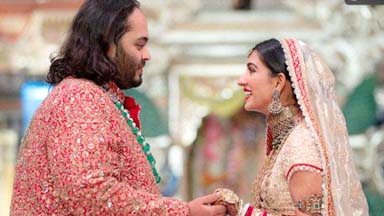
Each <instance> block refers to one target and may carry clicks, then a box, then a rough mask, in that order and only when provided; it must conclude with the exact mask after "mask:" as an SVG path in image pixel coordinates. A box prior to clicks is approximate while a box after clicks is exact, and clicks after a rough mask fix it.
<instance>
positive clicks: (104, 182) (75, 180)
mask: <svg viewBox="0 0 384 216" xmlns="http://www.w3.org/2000/svg"><path fill="white" fill-rule="evenodd" d="M83 87H84V86H83ZM61 90H62V91H65V92H66V93H65V94H63V93H62V94H58V95H57V97H56V98H55V99H54V100H53V103H54V105H55V106H56V109H55V110H54V111H52V113H50V115H49V116H51V119H50V120H49V121H50V129H51V138H50V143H49V145H48V146H47V148H48V156H47V157H48V161H49V164H50V167H49V168H50V172H51V176H52V178H51V185H52V188H51V189H52V190H53V193H52V194H53V196H54V197H55V199H58V200H59V202H60V203H61V204H62V205H63V206H65V208H66V210H67V211H68V212H69V213H70V214H71V215H188V214H189V208H188V206H187V203H185V202H183V201H181V200H178V199H174V198H165V197H162V196H161V195H160V194H159V193H150V192H148V191H147V190H143V189H137V187H136V188H135V187H133V186H132V185H130V184H129V183H128V182H127V181H124V178H129V175H140V173H130V174H126V173H125V174H124V176H125V177H124V178H123V177H122V175H123V174H122V172H121V169H120V168H121V167H122V166H124V164H123V165H122V163H124V161H123V160H122V158H121V157H122V156H121V154H120V153H119V152H120V151H122V148H128V147H126V146H125V147H122V146H121V145H120V144H119V143H116V140H119V137H120V136H123V135H122V134H120V133H119V132H120V131H118V130H119V128H118V127H116V125H117V124H114V121H118V119H114V117H113V114H111V113H112V112H113V110H112V109H113V108H115V107H113V105H112V106H111V105H110V104H111V102H110V101H108V100H109V98H108V97H106V96H105V95H103V92H102V90H101V89H98V88H95V87H93V86H92V85H89V86H85V88H75V87H71V86H66V87H63V88H62V89H61ZM108 103H109V105H108ZM115 118H116V117H115ZM120 121H121V120H120ZM147 178H148V177H147ZM52 208H55V206H52Z"/></svg>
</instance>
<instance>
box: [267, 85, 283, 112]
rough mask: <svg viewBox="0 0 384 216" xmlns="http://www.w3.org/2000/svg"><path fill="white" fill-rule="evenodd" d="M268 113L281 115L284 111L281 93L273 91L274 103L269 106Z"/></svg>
mask: <svg viewBox="0 0 384 216" xmlns="http://www.w3.org/2000/svg"><path fill="white" fill-rule="evenodd" d="M268 111H269V112H270V113H271V114H279V113H281V112H282V111H283V106H282V105H281V101H280V91H279V90H277V89H273V91H272V101H271V103H270V104H269V106H268Z"/></svg>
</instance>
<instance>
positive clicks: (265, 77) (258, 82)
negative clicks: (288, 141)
mask: <svg viewBox="0 0 384 216" xmlns="http://www.w3.org/2000/svg"><path fill="white" fill-rule="evenodd" d="M238 84H239V85H240V86H242V87H243V89H244V93H245V105H244V108H245V110H247V111H256V112H260V113H263V114H265V115H268V114H269V112H268V105H269V104H270V102H271V100H272V91H273V89H274V88H275V87H276V78H274V77H272V73H271V71H270V70H269V69H268V68H267V66H266V65H265V64H264V63H263V62H262V61H261V60H260V58H259V55H258V53H257V51H253V52H252V53H251V55H250V56H249V57H248V62H247V67H246V70H245V72H244V73H243V75H241V76H240V79H239V81H238Z"/></svg>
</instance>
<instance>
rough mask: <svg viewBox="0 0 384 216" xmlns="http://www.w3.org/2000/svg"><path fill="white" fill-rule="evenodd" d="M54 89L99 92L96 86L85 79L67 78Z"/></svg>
mask: <svg viewBox="0 0 384 216" xmlns="http://www.w3.org/2000/svg"><path fill="white" fill-rule="evenodd" d="M56 88H59V89H61V90H75V89H89V90H96V89H97V90H99V89H100V86H98V85H96V84H95V83H94V82H92V81H90V80H87V79H79V78H73V77H67V78H65V79H63V80H62V81H61V82H60V83H59V84H58V85H57V86H56Z"/></svg>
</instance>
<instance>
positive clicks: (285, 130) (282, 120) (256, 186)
mask: <svg viewBox="0 0 384 216" xmlns="http://www.w3.org/2000/svg"><path fill="white" fill-rule="evenodd" d="M299 113H300V110H299V108H297V107H296V106H289V107H285V108H284V109H283V111H282V112H281V113H279V114H275V115H271V116H269V117H268V118H267V145H271V152H268V154H267V158H266V159H265V162H264V164H263V166H262V168H261V170H260V172H259V174H258V175H257V178H256V180H255V181H254V183H253V187H252V188H253V194H254V197H255V203H254V204H255V206H254V207H256V208H262V207H263V205H265V203H264V201H265V198H266V196H267V193H266V189H267V188H268V187H269V179H270V175H271V170H272V168H273V166H274V164H275V161H276V158H277V156H278V154H279V152H280V150H281V147H282V145H283V143H284V142H285V140H286V139H287V138H288V136H289V134H290V133H291V132H292V130H293V129H294V128H295V126H296V125H297V123H298V122H297V119H295V118H296V116H298V114H299ZM268 130H269V131H268ZM269 138H270V139H269ZM268 142H271V143H268ZM267 148H268V146H267ZM263 189H265V190H263Z"/></svg>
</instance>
